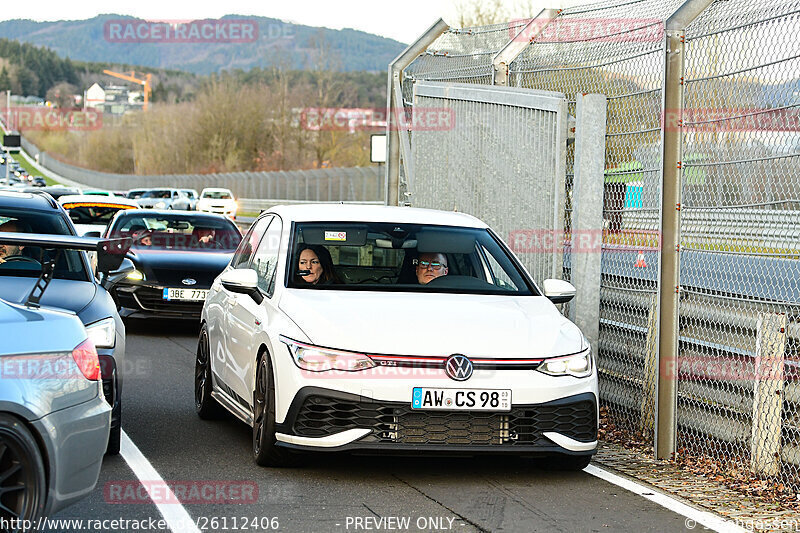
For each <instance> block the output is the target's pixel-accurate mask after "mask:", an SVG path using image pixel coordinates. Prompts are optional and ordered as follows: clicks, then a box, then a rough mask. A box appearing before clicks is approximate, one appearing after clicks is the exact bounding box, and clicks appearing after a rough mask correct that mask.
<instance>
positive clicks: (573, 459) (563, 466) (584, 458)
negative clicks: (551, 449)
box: [553, 455, 592, 471]
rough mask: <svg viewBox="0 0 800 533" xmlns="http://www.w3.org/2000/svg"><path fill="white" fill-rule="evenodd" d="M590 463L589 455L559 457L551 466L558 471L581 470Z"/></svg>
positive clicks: (590, 457)
mask: <svg viewBox="0 0 800 533" xmlns="http://www.w3.org/2000/svg"><path fill="white" fill-rule="evenodd" d="M591 461H592V456H591V455H560V456H558V457H556V458H555V461H554V462H553V466H554V467H555V468H556V469H558V470H573V471H577V470H583V469H584V468H586V467H587V466H589V463H590V462H591Z"/></svg>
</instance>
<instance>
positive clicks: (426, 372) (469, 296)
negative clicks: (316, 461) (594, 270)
mask: <svg viewBox="0 0 800 533" xmlns="http://www.w3.org/2000/svg"><path fill="white" fill-rule="evenodd" d="M574 294H575V289H574V287H573V286H572V285H570V284H569V283H566V282H564V281H560V280H545V281H544V282H543V283H542V285H541V286H539V285H537V284H536V283H535V282H534V280H532V279H531V277H530V276H529V275H528V273H527V272H526V271H525V269H524V268H523V267H522V265H521V264H520V262H519V261H518V259H517V258H516V257H515V256H514V255H513V254H512V253H511V251H510V250H509V249H508V247H507V246H506V245H505V244H504V243H503V241H502V239H500V238H499V237H498V236H497V235H496V234H495V233H494V232H493V231H492V230H491V229H490V228H489V227H488V226H487V225H486V224H484V223H483V222H481V221H480V220H478V219H476V218H474V217H472V216H469V215H466V214H461V213H450V212H443V211H433V210H428V209H414V208H406V207H384V206H352V205H304V206H278V207H275V208H273V209H271V210H270V211H268V212H266V213H263V214H262V215H261V216H260V217H259V218H258V220H257V221H256V222H255V223H254V224H253V226H252V227H251V228H250V231H249V232H248V233H247V235H246V237H245V238H244V240H243V241H242V243H241V245H240V246H239V249H238V250H237V251H236V254H235V255H234V257H233V259H232V261H231V264H230V265H229V266H228V267H227V268H226V270H225V271H224V272H223V273H222V274H221V275H220V276H219V277H218V278H217V279H216V280H215V281H214V284H213V285H212V287H211V290H210V292H209V294H208V298H207V299H206V302H205V305H204V307H203V313H202V328H201V331H200V339H199V342H198V348H197V360H196V369H195V407H196V409H197V412H198V414H199V416H200V417H201V418H211V417H214V416H216V415H218V414H219V412H220V411H221V408H224V409H226V410H227V411H230V412H231V413H233V414H234V415H235V416H236V417H238V418H240V419H241V420H242V421H244V422H245V423H247V424H248V425H250V426H251V427H252V428H253V454H254V456H255V461H256V462H257V463H258V464H259V465H262V466H268V465H273V466H278V465H281V464H285V463H287V462H290V460H291V456H292V454H291V452H292V451H293V450H299V451H309V450H325V451H349V450H357V451H358V452H360V453H363V452H370V453H392V452H396V453H435V452H444V453H468V454H478V453H511V454H517V455H526V456H552V457H554V458H555V462H557V464H558V465H560V466H562V467H564V468H583V467H585V466H586V465H587V464H588V463H589V460H590V459H591V456H592V454H594V453H595V452H596V449H597V425H598V388H597V372H596V369H595V363H594V357H593V355H592V353H591V350H590V348H589V345H588V343H587V341H586V339H585V338H584V336H583V334H582V333H581V332H580V330H579V329H578V328H577V326H575V325H574V324H573V323H572V322H570V321H569V320H567V319H566V318H564V317H563V316H562V315H561V314H560V313H559V311H558V309H556V307H555V305H554V303H561V302H565V301H568V300H569V299H571V298H572V297H573V296H574Z"/></svg>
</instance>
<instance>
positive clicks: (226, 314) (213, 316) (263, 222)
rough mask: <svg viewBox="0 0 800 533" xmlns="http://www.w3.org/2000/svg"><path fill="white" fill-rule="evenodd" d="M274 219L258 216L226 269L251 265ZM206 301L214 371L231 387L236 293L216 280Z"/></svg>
mask: <svg viewBox="0 0 800 533" xmlns="http://www.w3.org/2000/svg"><path fill="white" fill-rule="evenodd" d="M271 221H272V217H271V216H265V217H262V218H260V219H258V220H257V221H256V222H255V223H254V224H253V225H252V226H250V229H249V230H248V232H247V233H246V234H245V236H244V238H243V239H242V241H241V243H239V247H238V248H237V249H236V253H234V255H233V259H231V263H230V265H228V267H227V268H226V269H225V270H226V271H227V270H229V269H233V268H250V263H251V261H252V259H253V254H254V253H255V251H256V249H257V248H258V243H259V241H260V240H261V237H262V236H263V235H264V232H265V231H266V229H267V227H268V226H269V224H270V222H271ZM212 288H213V290H212V292H211V293H210V294H209V300H208V302H207V303H206V307H207V308H208V317H207V318H208V324H207V326H208V342H209V350H210V353H211V359H212V370H213V371H214V374H215V375H216V377H217V378H218V379H219V380H221V381H222V382H223V383H225V385H226V386H227V388H228V389H229V388H230V385H229V379H228V370H227V369H228V366H229V362H228V361H229V360H230V345H231V342H230V340H229V332H230V331H231V323H230V312H231V308H232V307H233V306H234V304H235V299H234V296H236V293H234V292H231V291H229V290H227V289H226V288H225V287H223V286H222V284H221V283H218V282H216V283H215V284H214V286H213V287H212Z"/></svg>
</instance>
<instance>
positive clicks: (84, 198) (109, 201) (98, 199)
mask: <svg viewBox="0 0 800 533" xmlns="http://www.w3.org/2000/svg"><path fill="white" fill-rule="evenodd" d="M58 202H59V203H60V204H61V205H64V204H74V203H79V202H80V203H86V204H93V205H96V206H106V205H125V206H130V207H134V208H138V207H139V204H138V203H137V202H136V201H135V200H129V199H128V198H122V197H120V196H100V195H97V194H69V195H66V196H62V197H61V198H59V199H58Z"/></svg>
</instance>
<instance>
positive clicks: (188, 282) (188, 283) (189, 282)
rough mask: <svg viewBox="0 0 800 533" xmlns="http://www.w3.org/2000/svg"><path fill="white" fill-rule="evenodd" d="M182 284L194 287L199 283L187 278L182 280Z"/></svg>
mask: <svg viewBox="0 0 800 533" xmlns="http://www.w3.org/2000/svg"><path fill="white" fill-rule="evenodd" d="M181 283H183V284H184V285H194V284H195V283H197V281H196V280H193V279H192V278H186V279H184V280H182V281H181Z"/></svg>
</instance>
